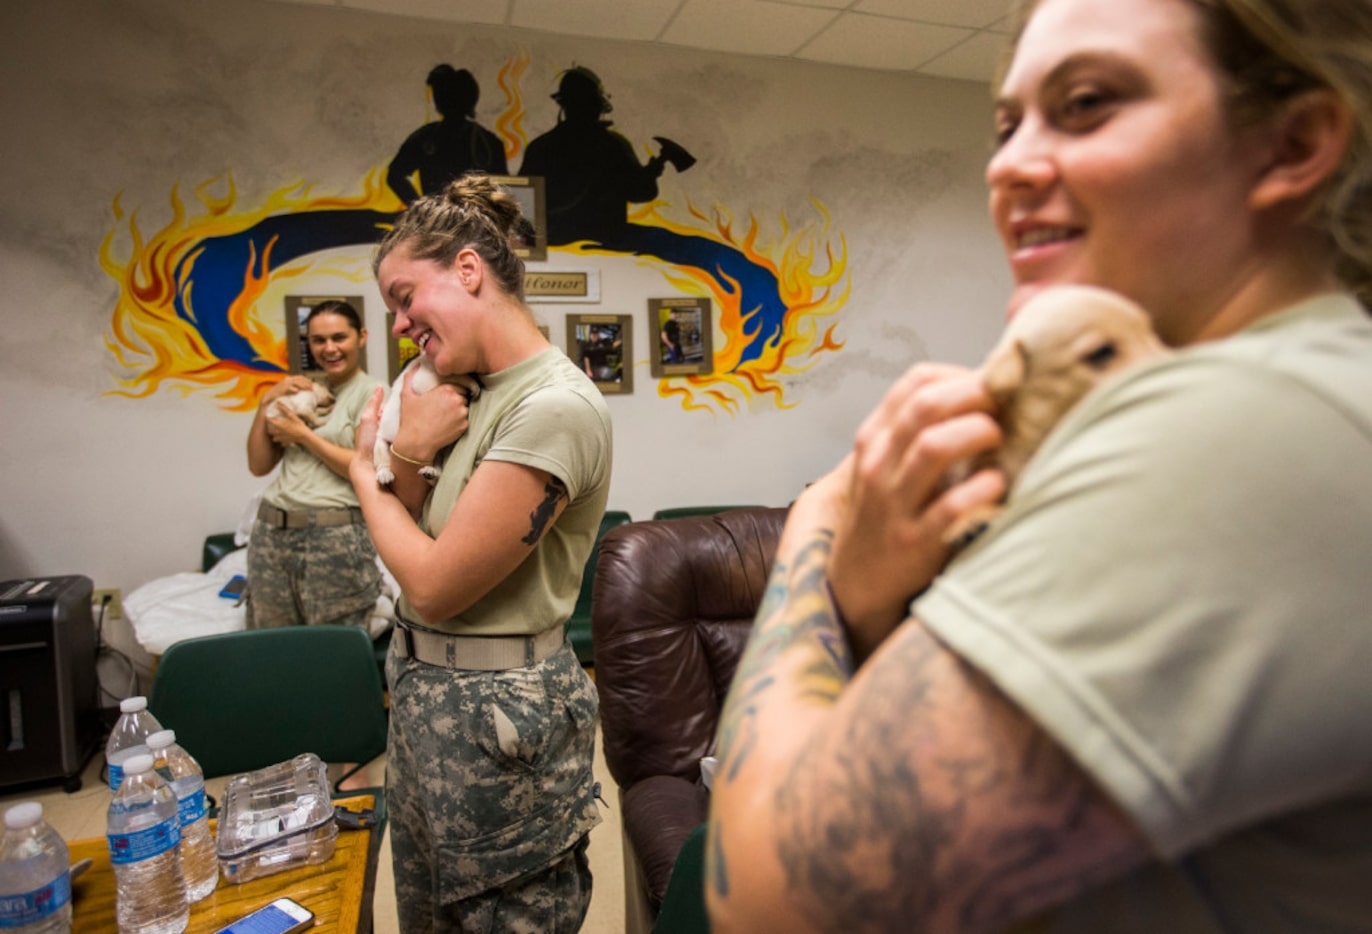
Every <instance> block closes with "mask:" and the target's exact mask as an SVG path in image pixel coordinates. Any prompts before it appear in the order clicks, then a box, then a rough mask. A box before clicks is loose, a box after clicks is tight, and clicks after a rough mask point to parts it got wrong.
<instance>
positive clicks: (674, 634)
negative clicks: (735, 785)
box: [591, 508, 786, 934]
mask: <svg viewBox="0 0 1372 934" xmlns="http://www.w3.org/2000/svg"><path fill="white" fill-rule="evenodd" d="M785 520H786V510H785V509H763V508H752V509H737V510H732V511H729V512H723V513H718V514H716V515H710V516H692V517H689V518H682V519H670V520H661V521H651V522H634V523H631V524H629V525H625V526H620V527H619V528H617V529H613V530H612V531H610V532H608V533H607V534H606V535H605V537H604V538H603V539H602V540H601V544H600V559H599V563H598V565H597V567H596V576H595V587H594V600H593V605H592V608H591V633H592V637H593V639H594V643H595V660H596V675H595V676H596V685H597V687H598V688H599V690H600V716H601V724H602V730H603V734H604V742H605V760H606V763H607V765H608V766H609V769H610V774H611V775H612V776H613V778H614V780H615V782H616V784H618V786H619V789H620V794H619V800H620V809H621V812H622V815H623V822H624V823H623V826H624V870H625V901H626V906H625V907H626V912H625V920H626V929H627V930H628V931H629V932H631V934H632V932H635V931H647V930H649V929H650V928H651V927H652V923H653V919H654V918H655V917H656V916H657V911H658V908H659V907H660V906H661V904H662V894H663V892H664V891H665V890H666V888H667V882H668V880H669V879H670V877H671V873H672V867H673V865H674V864H675V862H676V856H677V852H678V851H679V850H680V849H681V845H682V843H683V842H684V841H685V839H686V837H687V836H688V835H689V834H690V832H691V831H692V830H693V829H694V828H695V827H696V826H697V825H698V824H700V823H701V822H702V821H703V820H705V818H706V814H707V812H708V810H709V792H708V791H706V790H705V786H704V785H703V784H702V782H701V777H700V760H701V757H703V756H706V755H708V754H710V753H711V752H712V751H713V745H714V740H715V733H716V730H717V728H718V726H719V713H720V709H721V707H722V706H723V704H724V698H725V695H726V694H727V692H728V690H729V684H730V682H731V681H732V680H733V676H734V670H735V669H736V668H737V667H738V662H739V658H740V656H741V655H742V653H743V649H744V647H745V645H746V644H747V641H748V635H749V633H750V631H751V630H752V625H753V616H754V614H755V613H756V612H757V609H758V606H759V605H760V604H761V602H762V597H763V593H764V592H765V590H766V587H767V579H768V575H769V574H770V572H771V566H772V558H773V556H774V555H775V553H776V548H777V542H778V540H779V539H780V537H781V529H782V526H783V524H784V523H785Z"/></svg>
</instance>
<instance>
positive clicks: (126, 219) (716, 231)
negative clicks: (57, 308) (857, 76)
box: [100, 55, 848, 413]
mask: <svg viewBox="0 0 1372 934" xmlns="http://www.w3.org/2000/svg"><path fill="white" fill-rule="evenodd" d="M527 63H528V59H527V56H525V55H520V56H517V57H515V58H512V59H511V60H510V61H508V62H506V64H505V66H504V67H503V68H502V69H501V71H500V77H499V83H500V87H501V89H502V91H503V92H504V95H505V105H504V108H503V110H502V113H501V116H500V117H499V119H497V121H496V130H497V132H498V134H499V137H500V140H501V142H502V144H503V146H504V150H505V152H504V155H505V157H506V158H508V159H509V160H510V164H514V157H515V156H517V155H519V154H520V153H521V152H522V153H523V155H524V166H522V167H521V173H522V174H541V173H538V172H531V171H527V170H528V169H530V168H535V167H537V166H533V165H531V162H532V161H534V160H531V158H530V157H531V156H535V155H536V154H537V153H538V151H539V149H540V148H541V147H540V145H539V141H538V140H535V141H534V142H533V143H528V142H527V141H526V139H525V133H524V131H523V128H522V119H523V116H524V109H523V105H522V103H521V97H520V92H519V79H520V78H521V76H522V75H523V72H524V70H525V68H526V67H527ZM444 67H446V66H444ZM437 71H438V69H435V72H437ZM449 71H451V69H450V70H449ZM581 72H585V73H586V74H590V75H591V76H592V77H594V75H593V73H590V72H589V70H587V69H573V70H569V71H568V72H566V73H564V77H565V75H568V74H578V75H579V74H580V73H581ZM431 77H432V75H431ZM583 83H584V82H583ZM435 90H437V89H436V88H435ZM561 91H564V92H566V93H560V94H558V95H554V97H555V99H558V102H559V106H560V107H562V108H563V111H564V115H565V114H567V113H569V112H570V109H569V104H570V102H571V101H572V96H571V93H570V91H569V90H568V88H567V82H566V81H565V80H564V82H563V88H562V89H561ZM471 103H472V104H474V103H475V101H474V100H473V101H472V102H471ZM600 104H603V105H604V107H605V108H608V101H607V100H602V101H601V102H600ZM441 109H442V108H440V110H441ZM605 112H607V111H606V110H598V111H597V112H596V114H595V116H596V118H597V119H598V118H599V116H600V114H603V113H605ZM445 116H449V115H446V114H445ZM565 122H566V121H564V120H560V121H559V127H561V126H562V125H563V124H564V123H565ZM598 123H599V125H600V126H601V127H605V128H607V127H608V125H609V122H608V121H605V120H599V119H598ZM437 125H438V124H437V123H432V124H428V126H430V127H433V126H437ZM482 132H483V133H486V132H487V131H484V130H482ZM488 135H489V134H488ZM551 135H552V133H551V132H550V133H549V134H545V136H551ZM615 135H617V134H615ZM619 139H620V140H621V141H622V137H620V138H619ZM658 143H659V145H660V151H659V155H658V156H656V157H652V158H650V159H649V160H648V164H647V166H643V167H642V168H643V169H644V170H646V171H647V172H656V173H657V174H660V173H661V171H662V166H663V165H664V164H666V163H667V162H668V159H669V157H670V158H674V159H675V160H676V161H675V162H673V163H672V164H673V165H674V167H676V168H678V170H681V169H682V167H683V166H685V167H689V165H690V163H691V162H693V161H694V160H693V159H690V158H689V155H687V154H685V151H684V149H683V148H682V147H680V146H679V145H678V144H676V143H674V142H672V141H670V140H664V139H662V138H658ZM623 145H624V146H625V147H626V148H627V142H624V143H623ZM402 151H403V148H402ZM683 157H684V158H683ZM629 158H631V159H633V164H634V165H638V164H639V163H638V162H637V158H636V157H634V156H630V157H629ZM562 164H566V163H565V162H564V163H562ZM547 175H548V176H551V178H549V179H548V185H549V189H550V190H549V196H548V200H549V208H550V210H552V211H553V213H554V215H556V208H557V205H558V196H559V189H558V188H557V187H556V186H555V185H554V181H555V179H556V178H557V172H556V171H555V170H554V169H553V168H552V167H548V169H547ZM655 179H656V175H654V176H653V181H652V184H651V188H650V189H644V188H639V189H638V190H637V191H636V192H635V193H630V194H627V195H624V194H616V195H614V199H615V200H617V201H618V204H619V208H618V211H619V214H618V215H616V216H615V217H613V218H612V221H613V223H608V224H607V223H606V222H604V221H603V218H604V212H603V211H602V215H601V216H602V221H601V222H597V223H591V222H590V221H587V220H585V218H584V217H583V218H581V219H580V220H578V219H577V218H575V217H572V216H571V215H567V214H564V215H563V220H565V221H567V223H561V224H560V225H559V224H557V223H554V221H553V220H552V218H550V222H549V228H550V229H549V244H550V246H551V247H552V248H554V249H557V250H560V251H566V252H569V253H572V254H575V255H603V256H633V257H638V258H641V259H642V260H644V261H647V262H649V263H650V264H652V265H654V266H657V267H658V268H659V269H660V271H661V273H662V275H663V276H664V278H665V279H666V280H667V282H668V283H669V284H670V285H671V286H672V287H673V288H675V289H676V290H678V291H680V292H682V293H685V294H688V295H697V296H708V297H710V298H711V299H712V300H713V302H714V305H715V307H716V308H718V309H719V313H718V320H717V321H716V322H715V335H716V337H715V341H714V354H713V356H714V360H713V372H711V373H706V374H699V375H691V376H675V377H670V378H666V379H663V380H660V381H659V383H658V393H659V395H661V396H662V397H664V398H674V399H676V400H677V401H678V402H679V403H680V405H681V406H682V407H683V409H687V410H706V411H724V412H729V413H737V412H738V411H739V410H740V408H741V407H742V406H746V405H750V404H753V403H755V402H763V401H767V402H770V403H771V404H773V405H775V406H778V407H787V406H789V405H791V404H792V403H791V402H790V401H789V400H788V399H787V398H786V380H785V377H787V376H790V375H794V374H797V373H800V372H803V371H805V370H806V369H808V368H809V367H811V366H813V365H814V363H815V360H816V357H817V355H819V354H822V353H827V352H834V351H837V350H839V349H840V348H841V347H842V343H841V342H840V341H838V340H837V339H836V338H835V336H834V330H835V323H834V322H833V321H832V320H829V319H831V318H832V317H833V316H834V315H835V314H836V313H837V312H838V311H839V310H840V309H841V308H842V307H843V305H844V303H845V302H846V301H847V298H848V278H847V272H846V267H847V255H846V247H845V245H844V244H843V239H842V237H841V235H840V236H837V237H836V238H834V237H831V234H830V229H829V218H828V215H827V212H826V211H825V210H824V208H823V206H822V205H820V204H818V203H816V204H815V209H816V216H817V217H818V218H819V220H818V221H816V222H811V223H808V224H804V225H800V226H798V227H792V226H791V224H790V222H789V221H788V220H787V219H786V218H785V217H782V218H780V221H779V231H775V232H773V231H767V230H765V229H764V226H763V223H762V222H761V221H759V219H758V218H757V217H756V216H755V215H750V216H749V218H748V221H747V222H746V224H742V225H736V224H735V222H734V220H733V218H732V216H731V215H730V213H729V212H728V211H727V209H726V208H724V207H723V206H718V205H717V206H715V207H714V209H713V210H711V211H709V212H706V211H705V210H702V209H700V208H699V207H697V206H695V205H692V204H687V205H686V207H685V209H684V213H683V211H681V210H678V209H674V207H673V206H672V205H671V204H669V203H668V202H666V201H664V200H662V199H659V198H657V197H656V181H655ZM421 181H422V175H421ZM568 184H569V183H565V182H564V183H563V186H562V188H561V191H562V192H564V193H565V192H566V191H567V190H568ZM645 191H646V192H647V196H646V197H645V196H643V194H644V192H645ZM194 195H195V200H194V206H188V205H187V203H186V201H185V200H183V198H182V196H181V194H180V192H179V191H178V190H177V189H176V188H173V190H172V193H171V196H170V202H171V208H172V218H171V220H170V221H169V222H168V223H167V224H165V226H163V227H162V228H161V229H160V230H157V231H156V232H153V233H151V234H146V235H145V233H144V231H143V230H142V229H141V227H140V225H139V223H138V219H137V215H136V213H132V212H126V211H125V209H124V207H123V205H122V204H121V203H120V199H119V198H118V197H116V198H115V200H114V203H113V214H114V224H113V225H112V227H111V229H110V231H109V232H108V233H107V234H106V237H105V239H104V242H103V243H102V244H101V249H100V263H101V266H102V268H104V270H105V271H106V273H107V274H108V275H109V276H110V277H111V278H112V279H114V280H115V282H116V283H117V284H118V286H119V299H118V303H117V305H116V307H115V309H114V312H113V315H112V320H111V327H110V332H109V334H108V336H107V338H106V343H107V346H108V348H109V351H110V353H111V354H112V355H113V356H114V358H115V360H116V361H117V365H118V369H119V373H118V374H117V375H116V379H117V381H118V383H119V384H120V387H121V388H120V389H119V390H116V392H118V393H120V394H123V395H127V396H130V397H134V398H143V397H147V396H150V395H152V394H154V393H156V392H158V391H160V390H164V389H171V390H175V391H180V392H182V393H183V394H188V393H191V392H197V391H212V392H214V393H215V394H216V397H217V398H218V399H220V400H221V405H222V407H223V408H226V409H229V410H234V411H247V410H251V409H253V408H255V407H256V405H257V402H258V400H259V399H260V398H261V395H262V393H263V392H265V391H266V389H267V388H269V387H270V386H271V385H272V384H274V383H275V382H277V381H279V380H280V379H281V378H282V377H283V375H285V374H286V373H287V372H288V371H289V365H288V360H287V351H286V339H285V336H284V327H285V322H284V316H283V315H282V311H281V305H280V303H279V302H266V301H262V302H259V299H262V298H263V296H264V295H265V294H266V293H267V291H268V287H269V286H270V285H271V284H273V283H275V284H277V285H278V286H279V285H280V284H281V283H283V282H286V281H289V280H291V279H293V278H298V277H302V276H306V275H309V274H314V273H319V272H321V271H323V270H324V269H327V270H328V271H329V272H330V273H333V274H339V273H342V274H343V275H347V276H351V277H352V278H361V277H364V276H369V275H370V270H369V268H365V267H366V265H367V264H366V263H363V264H361V267H363V268H361V269H359V267H358V265H357V264H354V265H353V267H352V268H351V269H348V268H343V267H337V268H335V267H336V263H335V266H330V263H331V262H335V261H332V260H330V259H329V258H327V257H326V256H323V255H321V254H324V253H325V252H326V251H330V250H335V249H336V248H340V247H357V246H367V245H370V244H373V243H375V242H376V241H377V240H378V239H379V237H380V236H381V235H382V234H383V233H384V231H385V230H386V229H387V227H388V226H389V225H390V224H391V222H392V221H393V220H394V218H395V217H396V215H397V214H398V213H399V211H400V210H401V209H402V208H403V203H402V201H401V199H400V197H399V196H398V194H397V192H396V191H394V190H392V187H391V186H390V185H388V183H387V168H385V167H376V168H373V169H372V170H371V171H370V172H368V173H367V175H366V177H365V178H364V179H363V180H362V182H361V191H359V192H357V193H355V194H346V195H317V194H315V193H314V192H313V191H312V190H311V189H310V187H308V186H305V185H303V184H292V185H289V186H285V187H283V188H281V189H279V190H278V191H276V192H274V193H273V194H271V195H270V196H269V197H268V198H267V199H266V201H265V202H264V203H262V204H260V205H256V206H252V207H243V206H240V205H238V204H237V201H238V196H237V191H236V189H235V186H234V183H233V179H232V178H231V177H228V176H226V177H221V178H216V179H210V180H207V181H205V182H204V183H202V184H201V185H199V186H197V187H196V188H195V189H194ZM621 199H622V200H621ZM572 200H574V201H577V202H578V203H582V204H584V203H585V199H584V198H580V199H572ZM619 216H622V217H623V221H622V222H620V221H618V217H619ZM834 239H837V242H838V246H837V247H835V246H834V242H833V241H834ZM259 304H260V305H262V306H263V307H259Z"/></svg>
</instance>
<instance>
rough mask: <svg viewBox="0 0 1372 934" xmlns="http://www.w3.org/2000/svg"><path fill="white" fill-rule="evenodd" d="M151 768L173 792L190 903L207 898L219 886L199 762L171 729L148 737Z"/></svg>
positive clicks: (216, 853) (183, 871)
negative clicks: (179, 824) (179, 819)
mask: <svg viewBox="0 0 1372 934" xmlns="http://www.w3.org/2000/svg"><path fill="white" fill-rule="evenodd" d="M148 749H149V750H150V751H151V752H152V758H153V768H154V769H155V770H156V772H157V774H158V775H161V776H162V777H163V778H164V779H166V780H167V781H168V782H169V783H170V784H171V787H172V791H173V792H175V793H176V805H177V809H178V810H179V811H180V812H181V875H182V876H184V877H185V879H186V892H187V897H188V898H189V899H190V901H191V902H192V903H194V902H198V901H200V899H202V898H204V897H205V896H207V895H209V894H210V893H211V892H213V891H214V887H215V886H216V885H217V884H218V883H219V851H218V850H217V849H216V848H215V844H214V837H213V836H211V835H210V812H209V811H207V810H206V809H205V773H204V772H202V771H201V770H200V763H199V762H196V761H195V757H194V756H192V755H191V754H190V753H188V752H186V750H185V749H183V748H181V747H180V746H179V745H177V743H176V733H175V732H173V731H172V730H158V731H157V732H156V733H154V734H152V735H151V736H149V737H148Z"/></svg>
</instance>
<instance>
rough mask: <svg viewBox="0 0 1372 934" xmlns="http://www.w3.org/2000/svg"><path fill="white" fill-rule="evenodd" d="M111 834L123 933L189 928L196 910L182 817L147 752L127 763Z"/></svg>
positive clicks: (166, 933)
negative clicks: (184, 871)
mask: <svg viewBox="0 0 1372 934" xmlns="http://www.w3.org/2000/svg"><path fill="white" fill-rule="evenodd" d="M106 837H107V839H108V841H109V847H110V864H111V865H112V866H113V868H114V890H115V900H114V917H115V921H116V922H117V923H118V925H119V934H179V932H181V931H184V930H185V929H186V926H187V925H188V924H189V923H190V918H191V909H190V903H189V902H188V901H187V900H186V881H185V879H184V878H183V877H182V875H181V854H180V852H179V850H178V847H179V846H180V843H181V815H180V814H179V812H178V811H177V807H176V795H175V794H174V793H173V792H172V789H171V786H170V785H168V784H167V783H166V782H165V781H163V779H162V776H160V775H158V774H157V773H156V772H154V771H153V768H152V756H150V755H148V754H147V753H141V754H139V755H136V756H133V757H131V758H130V759H129V760H128V761H127V762H125V763H124V781H123V782H122V783H121V784H120V785H119V790H118V791H116V792H115V793H114V797H113V798H111V799H110V809H109V819H108V823H107V830H106Z"/></svg>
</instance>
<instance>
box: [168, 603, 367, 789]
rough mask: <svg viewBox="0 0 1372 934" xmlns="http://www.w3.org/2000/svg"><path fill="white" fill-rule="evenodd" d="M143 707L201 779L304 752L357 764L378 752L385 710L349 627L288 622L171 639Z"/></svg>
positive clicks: (363, 638) (361, 638)
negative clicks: (186, 756) (191, 760)
mask: <svg viewBox="0 0 1372 934" xmlns="http://www.w3.org/2000/svg"><path fill="white" fill-rule="evenodd" d="M148 709H149V710H151V711H152V714H153V716H155V717H156V718H157V720H158V722H159V723H161V724H162V725H163V726H164V727H166V728H167V729H170V730H175V731H176V741H177V743H178V744H179V745H181V746H182V747H183V748H185V749H186V750H187V751H188V752H190V754H191V755H193V756H195V758H196V760H197V761H198V762H199V763H200V767H201V768H202V769H204V771H205V775H206V776H207V777H211V778H212V777H214V776H217V775H233V774H237V773H239V772H249V771H252V770H253V769H259V768H262V767H263V766H267V765H272V764H274V763H277V762H284V761H286V760H287V759H290V758H291V757H293V756H296V755H299V754H300V753H302V752H312V753H314V754H315V755H317V756H319V758H321V759H323V760H324V761H325V762H329V763H342V762H349V763H356V766H355V767H354V768H352V769H350V770H349V771H348V772H347V773H346V774H344V775H343V776H342V777H340V778H339V779H338V782H337V783H335V786H334V787H335V790H337V786H338V783H341V782H342V781H343V780H344V779H346V778H347V777H348V776H349V775H351V774H353V772H356V771H357V770H358V769H360V768H361V767H362V766H363V765H365V764H366V763H368V762H370V761H372V760H373V759H375V758H376V757H377V756H379V755H381V753H383V752H385V751H386V730H387V719H386V704H385V699H384V696H383V693H382V689H381V676H380V675H379V674H378V672H377V670H376V660H375V658H374V657H373V655H372V641H371V639H369V638H367V634H366V633H365V632H363V631H362V630H361V629H355V628H353V627H351V626H287V627H284V628H281V629H250V630H244V631H240V632H230V633H225V634H223V635H217V636H203V637H201V638H197V639H186V640H184V641H182V642H176V643H173V644H172V645H171V646H170V647H169V648H168V649H167V651H166V654H164V655H163V656H162V659H161V661H160V662H159V663H158V665H157V673H156V676H155V677H154V679H153V685H152V696H151V697H150V698H149V700H148Z"/></svg>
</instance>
